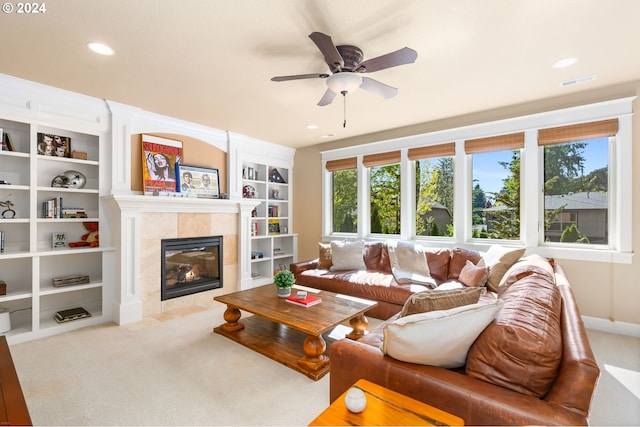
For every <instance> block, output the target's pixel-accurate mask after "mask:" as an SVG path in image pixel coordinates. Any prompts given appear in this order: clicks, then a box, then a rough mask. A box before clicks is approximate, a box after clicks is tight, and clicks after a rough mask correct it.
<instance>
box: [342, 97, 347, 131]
mask: <svg viewBox="0 0 640 427" xmlns="http://www.w3.org/2000/svg"><path fill="white" fill-rule="evenodd" d="M342 101H343V116H344V122H342V127H343V128H346V127H347V91H346V90H343V91H342Z"/></svg>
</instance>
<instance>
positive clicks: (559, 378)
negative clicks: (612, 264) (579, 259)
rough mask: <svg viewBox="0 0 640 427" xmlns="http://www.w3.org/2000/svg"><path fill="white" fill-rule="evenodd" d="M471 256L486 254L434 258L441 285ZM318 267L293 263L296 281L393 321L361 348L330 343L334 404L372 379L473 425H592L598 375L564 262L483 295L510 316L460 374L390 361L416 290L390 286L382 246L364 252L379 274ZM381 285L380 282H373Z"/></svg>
mask: <svg viewBox="0 0 640 427" xmlns="http://www.w3.org/2000/svg"><path fill="white" fill-rule="evenodd" d="M447 257H448V262H446V261H447ZM466 259H471V260H472V261H473V262H474V263H476V262H477V261H478V260H479V259H480V254H479V253H477V252H474V251H468V250H465V249H451V250H449V249H438V250H436V249H433V250H431V251H430V252H427V260H428V263H429V268H430V270H432V275H434V276H435V277H436V279H437V281H438V283H444V282H447V281H449V280H456V279H457V277H458V276H457V275H459V273H460V271H461V269H462V266H464V264H465V262H466ZM310 264H311V265H312V264H313V263H312V262H311V263H309V262H307V263H298V264H297V265H292V266H291V267H292V271H294V273H295V274H296V277H297V282H298V283H300V284H302V285H305V286H311V287H316V288H321V289H327V290H330V291H334V292H342V293H346V294H349V295H354V296H358V297H363V298H369V299H372V298H373V299H376V300H377V301H379V303H381V304H380V305H382V306H383V308H382V309H381V310H380V311H379V312H377V313H375V314H376V316H374V317H382V318H385V319H387V320H386V321H385V322H383V323H382V324H381V325H379V326H378V327H377V328H375V329H374V330H372V331H371V332H369V334H368V335H366V336H365V337H364V338H362V339H360V340H359V341H353V340H349V339H344V340H340V341H337V342H334V343H333V344H332V345H331V347H330V359H331V374H330V399H331V401H334V400H335V399H336V398H338V397H339V396H340V395H341V394H342V393H343V392H344V391H345V390H347V389H348V388H349V387H350V386H351V385H353V384H354V383H355V382H356V381H357V380H358V379H361V378H364V379H367V380H369V381H371V382H374V383H376V384H380V385H382V386H385V387H387V388H389V389H392V390H395V391H397V392H400V393H402V394H405V395H407V396H410V397H413V398H415V399H417V400H420V401H422V402H425V403H427V404H430V405H433V406H435V407H437V408H440V409H442V410H445V411H447V412H449V413H451V414H454V415H456V416H458V417H461V418H462V419H463V420H464V421H465V424H466V425H587V424H588V417H589V408H590V405H591V400H592V398H593V395H594V392H595V387H596V385H597V381H598V378H599V375H600V369H599V368H598V365H597V363H596V360H595V357H594V355H593V352H592V350H591V346H590V344H589V341H588V338H587V335H586V331H585V328H584V324H583V322H582V318H581V317H580V312H579V309H578V306H577V304H576V301H575V298H574V295H573V292H572V290H571V287H570V286H569V282H568V280H567V278H566V275H565V273H564V271H563V269H562V267H561V266H560V265H559V264H556V263H554V262H553V261H548V260H545V259H543V258H540V257H536V256H529V257H523V258H522V259H521V260H520V261H519V262H517V263H516V264H515V265H513V266H512V267H511V268H509V270H508V271H507V273H506V274H505V276H504V277H503V278H502V280H501V282H500V286H499V288H498V292H497V293H489V294H488V295H485V296H484V297H483V298H491V297H493V298H501V299H502V300H503V301H504V306H503V308H502V310H501V311H500V312H499V313H498V315H497V316H496V318H495V319H494V320H493V322H492V323H491V324H490V325H489V326H488V327H487V328H486V329H485V330H484V331H483V332H482V334H480V336H479V337H478V338H477V339H476V341H475V342H474V344H473V345H472V346H471V348H470V350H469V353H468V355H467V364H466V365H465V366H463V367H461V368H456V369H445V368H441V367H436V366H428V365H421V364H416V363H407V362H402V361H400V360H397V359H394V358H392V357H390V356H387V355H384V354H383V352H382V350H381V346H382V342H383V338H384V327H385V325H386V324H387V323H388V322H393V321H394V320H395V319H396V318H397V317H398V312H399V311H400V310H401V308H402V304H401V303H400V301H402V298H403V296H405V295H406V297H405V299H406V298H407V297H408V295H410V294H411V293H412V292H413V291H414V289H410V288H407V287H406V286H399V285H397V284H395V283H394V282H395V281H394V280H393V279H392V278H391V279H389V277H388V275H390V267H389V268H388V267H387V266H388V254H386V248H385V246H384V243H371V244H368V245H367V246H366V247H365V264H366V266H367V268H371V267H374V268H371V270H367V272H366V274H363V273H358V272H329V274H327V271H326V270H324V273H322V272H321V271H312V270H313V269H310V268H309V266H310ZM328 276H329V277H331V278H330V279H329V278H328ZM376 278H377V279H379V280H381V281H380V282H379V283H374V284H369V285H367V284H365V283H370V282H375V279H376ZM353 279H356V280H355V283H352V280H353ZM367 281H368V282H367ZM328 282H335V283H332V285H329V283H328ZM364 286H371V287H372V289H370V290H369V291H367V290H366V288H364ZM394 309H395V312H394V313H391V312H392V311H393V310H394ZM369 314H371V313H369ZM387 314H389V316H386V315H387ZM371 315H372V316H373V314H371ZM443 333H446V331H443ZM425 351H430V349H426V350H425ZM433 351H437V349H435V348H434V349H433Z"/></svg>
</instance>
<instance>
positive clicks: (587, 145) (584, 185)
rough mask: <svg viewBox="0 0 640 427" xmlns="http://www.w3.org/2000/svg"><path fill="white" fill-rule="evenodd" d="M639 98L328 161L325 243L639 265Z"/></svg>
mask: <svg viewBox="0 0 640 427" xmlns="http://www.w3.org/2000/svg"><path fill="white" fill-rule="evenodd" d="M634 99H635V97H629V98H624V99H618V100H611V101H605V102H601V103H595V104H589V105H582V106H578V107H571V108H565V109H562V110H556V111H548V112H543V113H536V114H532V115H528V116H522V117H510V118H508V119H504V120H498V121H494V122H486V123H478V124H471V125H468V126H461V127H459V128H452V129H444V130H437V131H434V132H428V133H422V134H417V135H411V136H407V137H402V138H398V139H393V140H387V141H376V142H372V143H371V144H361V145H353V146H347V147H343V148H337V149H333V150H328V151H325V152H323V153H322V156H323V161H325V162H326V164H327V171H326V173H325V175H324V179H323V188H324V191H325V192H324V198H323V228H322V230H323V237H324V238H329V239H330V238H331V237H332V236H331V234H333V233H340V232H342V233H345V232H347V233H354V234H356V235H357V237H358V238H360V239H380V238H381V237H382V236H384V235H387V236H389V238H397V239H403V240H411V239H416V240H420V241H422V242H423V244H425V245H434V246H437V245H442V242H443V241H446V244H447V245H456V246H461V247H466V248H469V249H475V250H480V251H483V250H486V249H487V247H488V245H491V244H493V243H498V244H505V245H511V246H525V247H527V248H528V250H535V252H536V253H538V254H540V255H541V256H546V257H549V258H559V259H573V260H589V261H607V262H611V261H613V262H620V263H630V262H631V260H632V256H633V248H632V236H633V234H632V227H633V225H634V224H633V217H632V203H630V202H629V201H630V200H632V197H633V194H632V181H633V162H632V155H631V150H632V146H633V141H632V123H633V102H634ZM603 118H607V119H605V120H603ZM562 123H570V124H567V125H559V124H562ZM552 126H553V127H552ZM487 135H489V136H487ZM447 140H448V141H454V142H450V143H443V142H442V141H447ZM388 147H393V148H392V149H393V150H394V151H391V152H380V151H381V150H385V149H386V150H389V149H391V148H388ZM346 157H349V159H346V161H347V162H351V163H350V166H349V167H343V168H340V169H332V168H331V167H330V164H332V163H334V162H335V163H340V162H344V161H345V160H334V159H342V158H346ZM348 169H351V170H350V171H348ZM339 183H340V185H339ZM454 207H455V210H454ZM454 231H455V232H454ZM354 237H356V236H354ZM337 238H340V236H338V237H337ZM343 238H344V237H343Z"/></svg>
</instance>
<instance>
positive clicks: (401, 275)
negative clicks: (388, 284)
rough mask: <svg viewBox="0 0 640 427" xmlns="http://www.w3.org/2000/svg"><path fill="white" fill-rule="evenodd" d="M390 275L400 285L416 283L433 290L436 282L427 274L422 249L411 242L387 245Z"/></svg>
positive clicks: (424, 253) (426, 264) (427, 268)
mask: <svg viewBox="0 0 640 427" xmlns="http://www.w3.org/2000/svg"><path fill="white" fill-rule="evenodd" d="M387 248H388V251H389V260H390V261H391V273H392V274H393V277H394V278H395V279H396V282H398V283H399V284H401V285H406V284H410V283H418V284H421V285H427V286H430V287H432V288H435V286H436V281H435V280H434V279H433V278H432V277H431V274H430V273H429V264H428V263H427V254H426V252H425V249H424V247H422V246H420V245H418V244H415V243H413V242H402V241H401V242H395V243H394V242H389V243H388V244H387Z"/></svg>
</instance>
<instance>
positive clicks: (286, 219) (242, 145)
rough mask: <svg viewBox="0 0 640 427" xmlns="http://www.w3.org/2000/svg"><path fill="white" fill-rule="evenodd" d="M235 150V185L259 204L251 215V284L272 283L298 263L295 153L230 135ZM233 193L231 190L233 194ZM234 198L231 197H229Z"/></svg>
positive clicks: (280, 147) (233, 151) (231, 168)
mask: <svg viewBox="0 0 640 427" xmlns="http://www.w3.org/2000/svg"><path fill="white" fill-rule="evenodd" d="M229 140H230V146H231V147H232V150H230V151H231V152H232V153H235V152H236V150H233V148H237V153H239V154H238V157H237V160H238V163H237V165H236V169H235V170H234V168H233V166H234V164H233V162H231V167H230V170H231V171H233V172H230V173H234V172H235V174H236V176H238V180H237V181H233V180H232V181H231V187H232V190H233V186H234V182H236V183H237V184H236V185H237V188H238V192H239V193H241V196H242V197H243V198H245V199H254V200H256V201H257V202H259V204H258V205H257V207H256V208H255V209H254V210H253V212H252V215H251V225H250V230H251V232H250V235H251V244H250V247H251V279H252V280H251V285H252V286H259V285H263V284H267V283H272V282H273V275H274V272H275V271H277V270H279V269H282V268H286V269H289V265H290V264H291V263H293V262H296V261H297V252H298V247H297V245H298V240H297V239H298V236H297V235H296V234H294V233H293V232H292V227H293V221H292V206H293V205H292V196H293V190H292V189H293V183H292V182H291V178H292V177H293V155H294V153H295V150H293V149H290V148H288V147H282V146H275V145H274V144H269V143H266V142H264V141H255V140H251V139H249V138H246V137H238V136H234V135H230V138H229ZM232 193H233V191H232ZM232 195H233V194H232Z"/></svg>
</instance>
